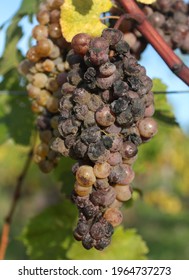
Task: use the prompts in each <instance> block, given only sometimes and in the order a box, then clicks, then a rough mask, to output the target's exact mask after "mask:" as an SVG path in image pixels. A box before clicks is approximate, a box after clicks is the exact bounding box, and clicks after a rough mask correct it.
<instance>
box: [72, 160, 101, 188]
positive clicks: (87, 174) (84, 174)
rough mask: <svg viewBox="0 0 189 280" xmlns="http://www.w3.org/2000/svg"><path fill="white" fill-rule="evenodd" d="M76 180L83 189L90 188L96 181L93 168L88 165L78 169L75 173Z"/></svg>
mask: <svg viewBox="0 0 189 280" xmlns="http://www.w3.org/2000/svg"><path fill="white" fill-rule="evenodd" d="M76 180H77V182H78V183H79V184H80V185H81V186H83V187H90V186H92V185H93V184H94V183H95V181H96V177H95V175H94V172H93V168H92V167H91V166H88V165H83V166H81V167H79V168H78V170H77V172H76Z"/></svg>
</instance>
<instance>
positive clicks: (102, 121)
mask: <svg viewBox="0 0 189 280" xmlns="http://www.w3.org/2000/svg"><path fill="white" fill-rule="evenodd" d="M95 118H96V121H97V123H98V124H99V125H101V126H110V125H111V124H113V123H114V122H115V117H114V115H113V114H112V113H111V111H110V108H109V106H107V105H106V106H102V107H100V108H99V109H98V110H97V112H96V115H95Z"/></svg>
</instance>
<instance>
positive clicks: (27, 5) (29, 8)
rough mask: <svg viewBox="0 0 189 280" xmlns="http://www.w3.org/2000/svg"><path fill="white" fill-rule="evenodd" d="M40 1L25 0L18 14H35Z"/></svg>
mask: <svg viewBox="0 0 189 280" xmlns="http://www.w3.org/2000/svg"><path fill="white" fill-rule="evenodd" d="M39 3H40V0H35V1H28V0H23V1H22V4H21V6H20V8H19V10H18V12H17V13H16V15H19V16H24V15H30V14H35V13H36V12H37V10H38V7H39Z"/></svg>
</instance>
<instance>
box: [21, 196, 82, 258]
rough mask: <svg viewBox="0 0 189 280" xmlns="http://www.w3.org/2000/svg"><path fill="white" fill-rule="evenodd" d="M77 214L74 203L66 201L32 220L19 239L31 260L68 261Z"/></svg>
mask: <svg viewBox="0 0 189 280" xmlns="http://www.w3.org/2000/svg"><path fill="white" fill-rule="evenodd" d="M76 212H77V211H76V208H75V207H73V205H72V203H71V202H70V201H68V200H64V201H63V202H62V203H61V204H58V205H55V206H51V207H49V208H47V209H45V210H44V211H43V212H42V213H40V214H39V215H37V216H36V217H34V218H33V219H31V220H30V222H29V224H28V225H27V226H26V227H25V228H24V230H23V233H22V235H21V236H20V238H19V239H20V240H21V241H22V242H23V243H24V245H25V246H26V250H27V254H28V256H29V257H30V259H35V260H36V259H37V260H58V259H63V260H65V259H67V256H66V252H67V250H68V248H69V247H70V246H71V244H72V242H74V239H73V234H72V226H73V223H74V221H75V218H76V215H77V214H76Z"/></svg>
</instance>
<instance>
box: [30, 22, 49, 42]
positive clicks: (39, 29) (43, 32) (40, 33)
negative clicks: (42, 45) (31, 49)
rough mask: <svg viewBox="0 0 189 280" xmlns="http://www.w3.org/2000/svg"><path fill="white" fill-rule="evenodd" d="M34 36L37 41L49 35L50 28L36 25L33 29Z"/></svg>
mask: <svg viewBox="0 0 189 280" xmlns="http://www.w3.org/2000/svg"><path fill="white" fill-rule="evenodd" d="M32 37H33V38H35V39H36V40H37V41H38V40H41V39H44V38H47V37H48V28H47V26H44V25H36V26H35V27H34V28H33V30H32Z"/></svg>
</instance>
